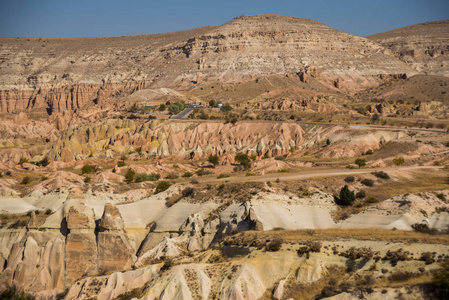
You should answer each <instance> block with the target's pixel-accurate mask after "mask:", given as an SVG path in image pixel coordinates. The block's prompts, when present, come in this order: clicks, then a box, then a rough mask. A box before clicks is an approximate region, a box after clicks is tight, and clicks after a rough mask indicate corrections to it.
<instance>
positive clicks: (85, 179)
mask: <svg viewBox="0 0 449 300" xmlns="http://www.w3.org/2000/svg"><path fill="white" fill-rule="evenodd" d="M91 181H92V178H90V177H89V176H86V177H85V178H84V183H90V182H91Z"/></svg>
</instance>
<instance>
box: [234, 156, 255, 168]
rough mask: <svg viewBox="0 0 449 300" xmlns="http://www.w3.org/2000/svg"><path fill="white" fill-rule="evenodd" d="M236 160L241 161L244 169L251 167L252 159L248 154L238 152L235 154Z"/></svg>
mask: <svg viewBox="0 0 449 300" xmlns="http://www.w3.org/2000/svg"><path fill="white" fill-rule="evenodd" d="M235 161H236V162H238V163H240V165H241V166H243V168H244V169H249V168H251V159H250V158H249V156H248V154H245V153H237V154H236V155H235Z"/></svg>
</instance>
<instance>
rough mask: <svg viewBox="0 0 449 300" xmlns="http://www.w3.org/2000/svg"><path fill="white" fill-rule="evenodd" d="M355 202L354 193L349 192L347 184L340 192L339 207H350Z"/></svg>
mask: <svg viewBox="0 0 449 300" xmlns="http://www.w3.org/2000/svg"><path fill="white" fill-rule="evenodd" d="M354 200H355V195H354V191H351V190H349V187H348V185H347V184H345V186H344V187H342V188H341V190H340V204H341V205H345V206H346V205H351V204H352V202H354Z"/></svg>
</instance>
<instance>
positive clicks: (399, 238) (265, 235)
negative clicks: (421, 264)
mask: <svg viewBox="0 0 449 300" xmlns="http://www.w3.org/2000/svg"><path fill="white" fill-rule="evenodd" d="M234 237H235V240H236V241H237V240H240V241H245V240H248V241H250V240H254V239H262V240H272V239H275V238H281V239H283V240H284V242H286V243H304V242H306V241H337V240H341V239H351V240H364V241H366V240H370V241H385V242H390V243H397V242H403V243H422V244H443V245H448V244H449V235H447V234H439V235H429V234H424V233H420V232H414V231H403V230H383V229H317V230H283V231H247V232H243V233H239V234H237V235H235V236H234Z"/></svg>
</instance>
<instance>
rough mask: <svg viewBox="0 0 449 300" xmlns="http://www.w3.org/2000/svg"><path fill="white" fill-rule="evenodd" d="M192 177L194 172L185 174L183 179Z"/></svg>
mask: <svg viewBox="0 0 449 300" xmlns="http://www.w3.org/2000/svg"><path fill="white" fill-rule="evenodd" d="M192 176H193V173H192V172H185V173H184V174H182V177H185V178H190V177H192Z"/></svg>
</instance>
